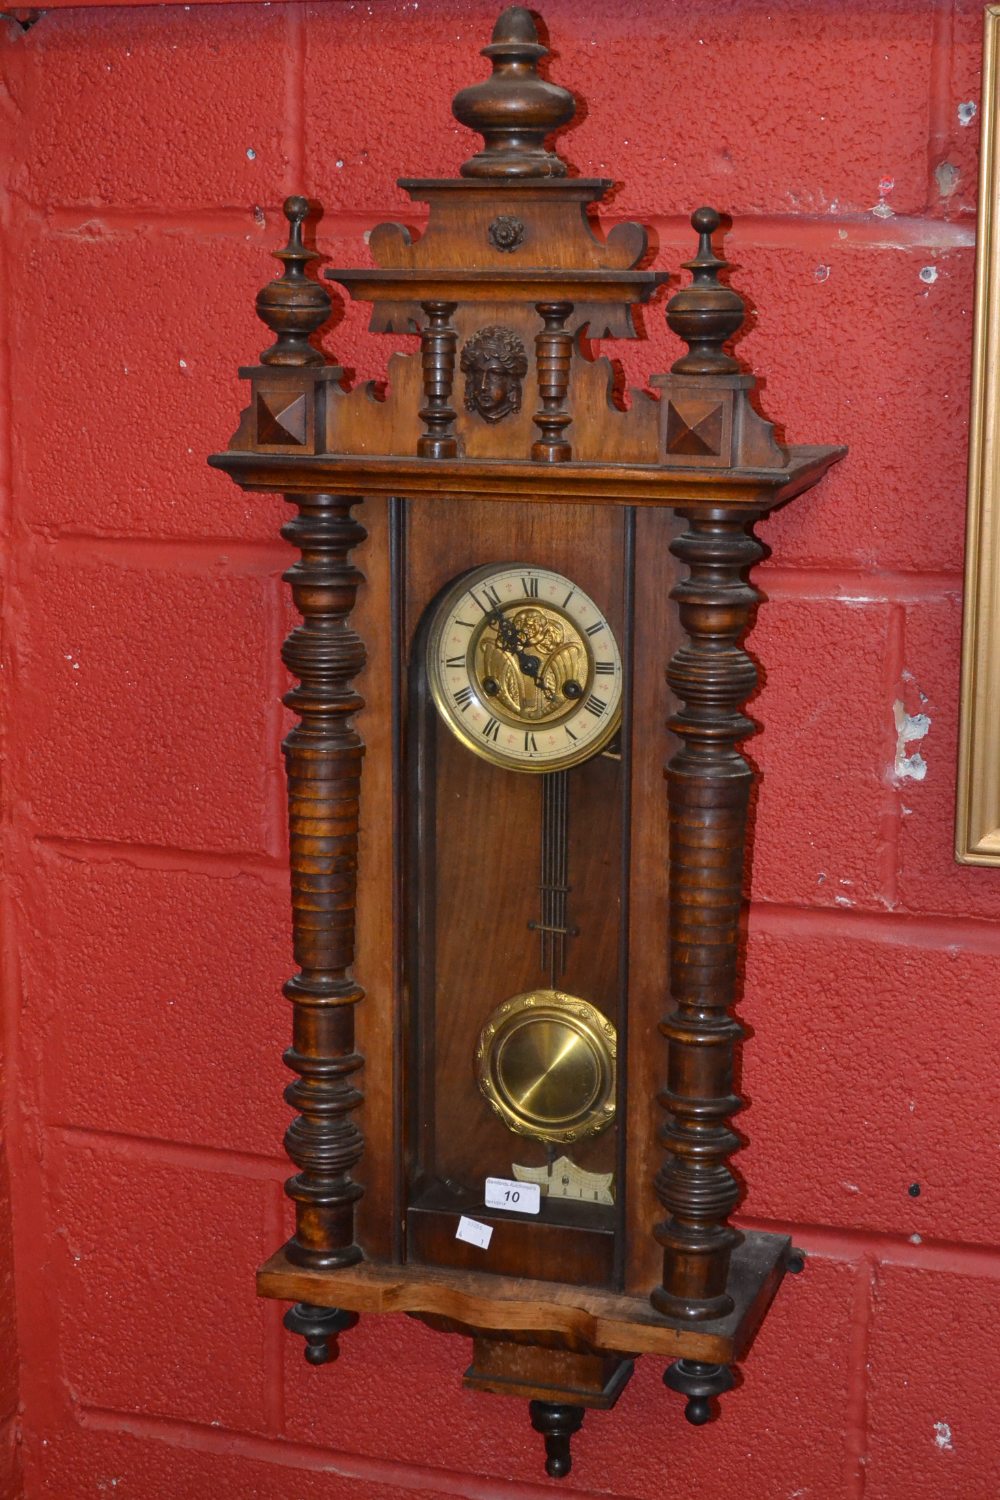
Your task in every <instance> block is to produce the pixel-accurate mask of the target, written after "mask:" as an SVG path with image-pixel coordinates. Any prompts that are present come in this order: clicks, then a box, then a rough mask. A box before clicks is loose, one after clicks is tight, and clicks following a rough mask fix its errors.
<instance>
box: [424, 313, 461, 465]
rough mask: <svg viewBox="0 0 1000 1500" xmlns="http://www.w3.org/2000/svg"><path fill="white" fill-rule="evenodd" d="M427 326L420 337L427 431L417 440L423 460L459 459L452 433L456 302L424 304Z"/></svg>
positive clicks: (456, 341)
mask: <svg viewBox="0 0 1000 1500" xmlns="http://www.w3.org/2000/svg"><path fill="white" fill-rule="evenodd" d="M421 305H422V307H423V310H424V312H425V313H426V314H427V326H426V327H425V328H424V330H423V332H422V333H421V335H420V362H421V367H422V369H423V377H424V404H423V406H422V407H421V408H420V416H421V418H422V419H423V422H424V425H425V427H426V429H427V431H426V432H424V433H422V434H421V436H420V437H419V438H418V439H417V455H418V457H420V458H455V457H457V455H458V438H457V437H456V436H455V434H454V433H453V432H452V430H451V424H452V423H453V422H454V420H455V408H454V407H453V406H452V404H451V392H452V386H453V385H454V383H455V349H456V346H457V343H458V332H457V330H456V329H454V328H453V327H452V326H451V323H450V321H449V320H450V318H451V315H452V313H453V312H454V311H455V307H456V304H455V303H454V302H424V303H422V304H421Z"/></svg>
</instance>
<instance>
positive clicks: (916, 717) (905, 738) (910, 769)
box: [892, 698, 931, 781]
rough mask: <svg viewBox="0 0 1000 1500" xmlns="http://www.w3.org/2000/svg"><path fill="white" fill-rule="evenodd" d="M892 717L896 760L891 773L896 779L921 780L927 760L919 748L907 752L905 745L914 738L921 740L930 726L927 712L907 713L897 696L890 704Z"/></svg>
mask: <svg viewBox="0 0 1000 1500" xmlns="http://www.w3.org/2000/svg"><path fill="white" fill-rule="evenodd" d="M892 714H893V718H894V719H895V721H896V760H895V763H894V765H893V775H894V776H895V777H896V780H897V781H923V779H924V777H925V776H926V775H927V762H926V761H925V760H924V758H923V756H922V755H921V754H920V752H919V750H918V751H917V752H916V753H915V754H914V755H908V754H907V747H908V746H909V745H912V744H913V742H914V740H922V739H923V738H924V736H925V734H926V733H927V731H928V730H929V729H930V727H931V721H930V718H929V716H928V715H927V714H908V713H907V712H906V709H905V708H904V707H903V700H902V699H901V698H897V699H896V701H895V703H894V704H893V705H892Z"/></svg>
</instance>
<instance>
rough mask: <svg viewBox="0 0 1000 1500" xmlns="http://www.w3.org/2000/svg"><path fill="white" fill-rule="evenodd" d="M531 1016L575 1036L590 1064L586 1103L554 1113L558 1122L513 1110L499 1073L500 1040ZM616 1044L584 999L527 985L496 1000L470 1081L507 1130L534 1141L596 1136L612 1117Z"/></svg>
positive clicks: (608, 1024)
mask: <svg viewBox="0 0 1000 1500" xmlns="http://www.w3.org/2000/svg"><path fill="white" fill-rule="evenodd" d="M533 1021H534V1022H537V1021H546V1022H548V1023H550V1024H551V1023H552V1022H553V1021H555V1022H556V1023H557V1024H558V1025H561V1026H563V1027H564V1028H565V1029H566V1031H567V1032H568V1033H570V1034H572V1035H573V1036H575V1037H577V1038H579V1039H581V1040H582V1041H583V1042H584V1044H585V1046H586V1047H587V1048H588V1049H589V1051H590V1054H591V1056H592V1058H593V1060H594V1063H595V1067H596V1072H597V1077H598V1086H597V1088H596V1089H595V1091H594V1094H593V1096H592V1098H591V1100H590V1101H588V1103H587V1106H586V1108H585V1109H581V1110H580V1111H579V1113H578V1115H576V1116H572V1115H562V1116H560V1121H559V1123H558V1124H557V1123H555V1121H554V1120H552V1121H551V1122H550V1123H548V1124H546V1122H545V1119H544V1118H543V1117H541V1116H532V1115H530V1114H528V1113H527V1112H526V1111H524V1110H522V1109H519V1108H518V1106H517V1104H516V1102H515V1101H514V1100H513V1099H512V1097H511V1094H510V1092H509V1091H508V1090H507V1089H506V1088H505V1087H504V1082H503V1077H502V1072H501V1069H502V1065H503V1048H504V1043H505V1042H507V1041H509V1040H510V1038H511V1037H512V1036H513V1035H515V1034H516V1032H517V1031H518V1030H520V1029H521V1028H522V1027H524V1026H530V1025H531V1024H532V1022H533ZM617 1047H618V1039H617V1036H616V1033H615V1028H614V1026H613V1025H612V1024H611V1022H610V1021H609V1020H608V1018H607V1016H605V1015H602V1013H601V1012H600V1011H599V1010H598V1009H597V1007H596V1006H595V1005H591V1004H590V1002H589V1001H588V1000H581V999H580V998H579V996H577V995H567V994H565V993H564V992H563V991H561V990H527V991H525V993H524V994H521V995H512V996H511V998H510V999H509V1000H504V1001H502V1002H501V1004H500V1005H498V1006H497V1008H496V1010H494V1011H493V1013H492V1015H491V1016H490V1017H489V1019H488V1020H487V1022H486V1025H485V1026H484V1027H483V1030H482V1032H481V1034H480V1037H479V1044H478V1046H477V1048H476V1082H477V1083H478V1085H479V1088H480V1091H481V1093H482V1094H483V1096H484V1098H485V1099H486V1100H487V1101H488V1102H489V1104H490V1106H491V1108H492V1109H493V1110H494V1112H495V1113H496V1114H497V1115H498V1116H499V1118H500V1119H501V1120H502V1121H503V1123H504V1125H506V1126H507V1129H508V1130H512V1131H513V1132H514V1133H515V1134H516V1135H526V1136H530V1137H531V1138H532V1139H533V1140H537V1141H560V1142H563V1143H566V1144H571V1143H572V1142H573V1141H581V1140H586V1139H587V1138H588V1137H589V1136H593V1135H599V1134H600V1132H601V1131H602V1130H606V1129H607V1127H608V1126H609V1125H610V1124H611V1123H612V1121H613V1120H614V1117H615V1075H616V1056H617ZM567 1120H569V1123H566V1122H567Z"/></svg>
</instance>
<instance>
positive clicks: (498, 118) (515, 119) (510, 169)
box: [451, 5, 576, 177]
mask: <svg viewBox="0 0 1000 1500" xmlns="http://www.w3.org/2000/svg"><path fill="white" fill-rule="evenodd" d="M548 50H549V49H548V48H547V47H543V46H542V44H541V42H540V41H539V40H538V30H537V28H536V26H535V22H534V18H533V16H532V14H531V12H530V11H528V10H525V9H524V7H523V6H521V5H512V6H510V7H509V8H508V9H507V10H505V11H503V12H502V13H501V14H500V16H499V17H498V19H497V23H496V25H495V26H494V28H493V39H492V41H491V42H490V45H489V46H488V47H484V48H483V56H484V57H488V58H489V59H490V61H491V62H492V64H493V77H492V78H488V79H487V80H486V82H485V83H475V84H473V85H472V87H471V88H467V89H462V90H461V92H460V93H458V94H456V95H455V98H454V101H453V102H452V106H451V108H452V113H453V114H454V116H455V118H456V120H459V121H460V122H461V124H463V125H468V126H469V127H470V128H471V129H472V130H478V131H479V134H480V135H481V136H482V137H483V149H482V150H481V151H477V152H476V154H475V156H473V157H470V159H469V160H468V161H467V162H463V163H462V167H461V173H462V176H463V177H565V176H566V163H565V162H564V161H563V160H562V158H561V157H559V156H557V155H556V153H555V152H554V151H546V149H545V139H546V137H547V136H550V135H551V134H552V132H553V131H554V130H558V129H559V127H560V126H561V125H568V124H569V122H570V120H572V118H573V116H574V114H575V113H576V104H575V103H574V100H573V95H572V94H571V93H570V92H569V90H568V89H563V88H559V86H558V85H557V84H554V83H546V82H545V79H544V78H539V76H538V63H539V60H540V59H541V58H543V57H546V56H547V55H548Z"/></svg>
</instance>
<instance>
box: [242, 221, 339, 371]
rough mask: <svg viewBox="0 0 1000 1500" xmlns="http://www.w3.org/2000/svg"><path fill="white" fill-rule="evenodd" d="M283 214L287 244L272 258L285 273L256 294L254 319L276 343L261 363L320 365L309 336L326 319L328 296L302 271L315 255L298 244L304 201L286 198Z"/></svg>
mask: <svg viewBox="0 0 1000 1500" xmlns="http://www.w3.org/2000/svg"><path fill="white" fill-rule="evenodd" d="M284 212H285V218H286V219H287V220H288V224H289V233H288V244H287V245H286V246H285V248H284V250H275V251H273V254H274V256H275V257H276V258H277V259H278V260H280V261H281V262H282V264H283V265H284V268H285V269H284V271H283V273H282V274H281V276H276V277H275V279H274V280H273V281H269V282H268V284H267V286H266V287H264V288H263V290H262V291H260V292H258V293H257V316H258V318H260V319H261V321H262V322H264V323H266V324H267V326H268V328H271V329H273V331H274V332H275V333H276V334H277V335H278V338H277V341H276V342H275V343H273V344H272V345H271V346H270V348H269V349H265V350H264V352H263V354H262V355H261V357H260V358H261V363H262V364H265V365H322V364H325V363H326V360H325V359H324V358H323V355H322V354H321V353H320V351H319V350H318V349H314V348H313V347H312V345H311V344H310V342H309V335H310V334H311V333H315V332H316V329H317V328H319V327H321V326H322V325H323V324H324V323H325V322H326V320H327V318H328V317H329V316H330V295H329V293H328V292H327V290H326V288H325V287H323V286H320V284H319V282H318V281H313V280H312V279H311V277H309V276H307V275H306V273H305V267H306V266H307V265H308V263H309V262H310V261H311V260H315V259H316V258H317V255H318V252H317V251H316V250H309V249H307V247H306V246H305V245H304V244H303V242H302V226H303V224H304V223H305V221H306V219H308V217H309V202H308V199H306V198H299V197H294V198H286V199H285V203H284Z"/></svg>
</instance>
